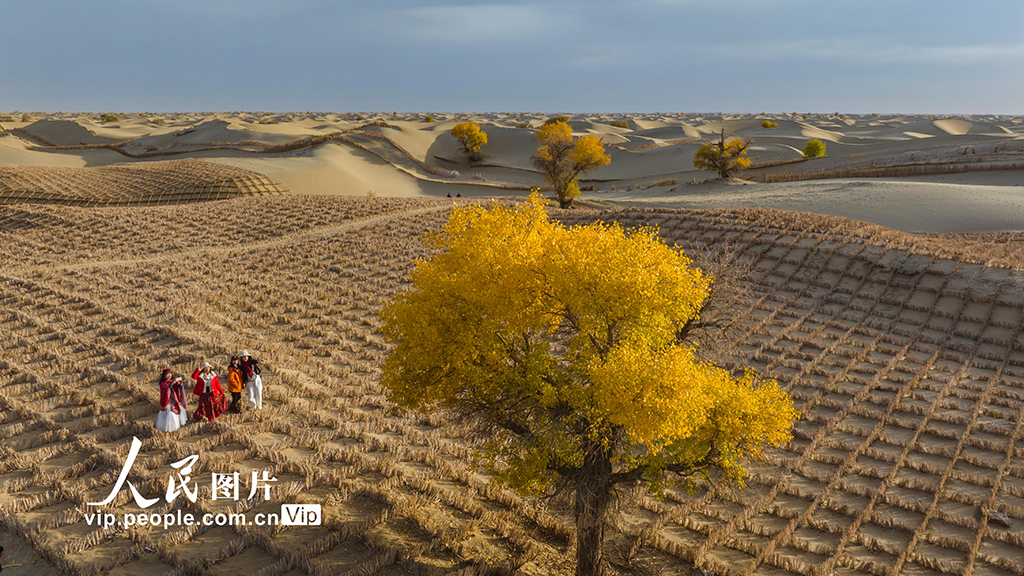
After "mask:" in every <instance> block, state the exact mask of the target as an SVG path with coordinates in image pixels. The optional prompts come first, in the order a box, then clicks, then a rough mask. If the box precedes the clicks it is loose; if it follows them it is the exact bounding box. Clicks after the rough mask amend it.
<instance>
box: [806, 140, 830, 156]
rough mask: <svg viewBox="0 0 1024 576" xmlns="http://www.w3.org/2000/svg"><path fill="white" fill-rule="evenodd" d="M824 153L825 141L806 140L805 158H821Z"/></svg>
mask: <svg viewBox="0 0 1024 576" xmlns="http://www.w3.org/2000/svg"><path fill="white" fill-rule="evenodd" d="M824 155H825V143H824V142H822V141H821V140H817V139H815V140H808V141H807V144H806V145H805V146H804V157H805V158H821V157H822V156H824Z"/></svg>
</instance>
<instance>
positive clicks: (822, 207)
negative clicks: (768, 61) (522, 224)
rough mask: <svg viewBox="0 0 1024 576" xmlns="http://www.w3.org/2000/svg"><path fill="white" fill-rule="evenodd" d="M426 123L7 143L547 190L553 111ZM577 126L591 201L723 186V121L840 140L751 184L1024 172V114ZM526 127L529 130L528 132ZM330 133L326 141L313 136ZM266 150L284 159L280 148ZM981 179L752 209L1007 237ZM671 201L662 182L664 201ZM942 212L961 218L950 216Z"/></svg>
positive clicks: (392, 117)
mask: <svg viewBox="0 0 1024 576" xmlns="http://www.w3.org/2000/svg"><path fill="white" fill-rule="evenodd" d="M427 116H428V115H427V114H390V113H377V114H370V113H361V114H356V113H349V114H336V113H290V114H289V113H274V114H268V113H258V114H257V113H245V112H237V113H220V114H147V115H133V114H122V115H121V118H120V120H119V121H118V122H101V121H99V120H98V119H97V116H96V115H93V114H80V115H67V114H63V115H52V116H50V117H46V118H42V119H40V118H34V119H33V121H32V122H29V123H13V124H11V125H10V126H9V128H15V129H19V128H20V129H21V130H23V131H24V138H23V137H22V136H20V135H19V132H18V131H17V130H15V132H13V133H12V134H9V135H6V136H2V135H0V164H10V165H36V166H46V165H52V166H90V167H98V166H103V165H108V164H112V163H123V162H136V161H142V160H146V161H152V160H160V159H164V158H165V157H166V155H174V156H173V157H189V156H194V157H197V158H204V159H208V160H211V161H214V162H222V163H226V164H232V165H238V166H241V165H247V166H249V167H250V169H254V170H257V171H262V173H264V174H267V175H270V176H271V177H280V178H281V181H282V185H283V186H285V187H287V188H288V189H290V190H292V191H293V192H296V193H309V194H366V193H368V192H369V191H373V192H374V193H376V194H380V195H387V196H414V195H431V196H447V195H448V194H451V195H452V196H455V195H456V194H461V195H463V196H467V197H468V196H479V195H493V194H494V193H495V191H494V189H495V188H499V189H505V190H509V189H518V190H520V191H521V192H520V193H526V191H528V190H529V189H530V188H531V187H537V186H543V185H544V184H545V183H544V180H543V177H542V176H541V175H540V174H539V173H537V172H536V170H535V169H534V167H533V165H532V162H531V158H532V155H533V154H534V151H535V150H536V148H537V145H538V144H537V141H536V139H535V134H536V130H537V128H538V127H539V126H540V125H541V124H542V123H543V122H544V121H545V120H546V119H547V118H548V117H549V116H548V115H544V114H496V113H492V114H451V113H432V114H431V116H432V117H433V118H434V121H433V122H427V121H426V119H427ZM766 119H770V120H773V121H774V122H776V123H777V124H778V127H776V128H762V127H761V123H762V122H763V121H764V120H766ZM468 120H474V121H476V122H478V123H479V124H480V125H481V127H482V128H483V129H484V130H485V131H486V132H487V133H488V138H489V142H488V144H487V146H485V147H484V148H483V149H482V151H481V153H482V157H483V159H482V161H481V162H480V163H477V164H474V165H470V164H469V163H468V162H467V161H466V160H465V158H464V156H463V154H462V152H461V150H460V147H459V145H458V142H457V141H456V140H455V139H454V138H453V137H452V136H451V135H450V134H449V133H448V132H449V130H450V129H451V127H452V126H453V125H454V124H455V123H456V122H460V121H468ZM621 120H625V121H626V122H627V124H628V126H629V128H621V127H615V126H612V125H611V122H613V121H621ZM570 124H571V125H572V127H573V130H574V133H575V134H577V135H585V134H594V135H597V136H599V137H600V138H601V139H602V140H604V142H605V144H606V145H607V146H609V154H610V156H611V157H612V163H611V165H609V166H607V167H604V168H601V169H599V170H596V171H594V172H592V173H590V174H588V175H586V176H585V177H584V179H583V181H582V183H581V185H582V186H583V187H584V188H590V187H593V188H595V191H592V192H587V193H586V194H585V199H588V200H591V201H601V200H602V199H604V200H615V199H618V200H621V201H631V202H643V201H665V200H664V198H659V197H647V196H646V195H645V193H644V190H645V189H646V188H647V187H648V186H650V185H651V184H652V183H653V182H654V181H657V180H665V179H672V178H674V179H676V181H677V182H679V183H680V185H682V184H683V183H688V182H703V181H705V180H707V179H709V178H710V177H712V175H710V174H708V173H705V172H700V171H697V170H695V169H694V168H693V165H692V157H693V153H694V151H695V150H696V148H697V146H698V144H694V143H692V142H694V141H709V140H712V139H714V138H715V137H716V136H717V134H718V132H719V130H720V129H721V127H722V126H723V125H724V126H725V128H726V130H727V132H728V133H729V134H731V135H737V136H749V137H753V138H754V140H755V141H756V144H755V146H754V147H753V148H752V150H751V156H752V160H753V161H754V162H755V163H778V162H780V161H787V160H797V159H799V158H800V157H801V150H802V149H803V146H804V145H805V144H806V142H807V141H808V140H810V139H812V138H817V139H820V140H823V141H825V142H826V143H827V145H828V157H827V158H824V159H815V160H812V161H808V162H801V163H797V164H785V165H776V166H770V167H765V168H759V169H757V170H753V171H751V172H749V173H748V176H749V177H750V178H755V179H757V178H760V179H761V180H764V179H765V178H767V176H766V175H771V176H772V177H775V178H777V177H778V176H777V175H780V174H789V173H798V174H804V175H805V176H806V175H807V174H812V175H813V174H815V173H830V172H835V171H837V170H850V169H856V168H865V167H892V166H919V165H928V164H958V165H964V166H967V167H968V168H970V167H971V166H970V165H973V166H982V167H988V166H996V167H998V166H1000V165H1003V166H1013V165H1015V164H1017V163H1024V149H1017V148H1014V146H1013V145H1012V144H1013V143H1014V142H1019V141H1020V139H1024V125H1022V122H1021V119H1020V118H1015V117H1001V116H999V117H997V116H970V117H926V116H912V115H906V116H878V115H860V116H858V115H850V116H838V115H834V114H832V115H822V114H801V115H792V114H786V115H781V114H766V115H752V114H746V115H744V114H726V115H717V114H715V115H710V114H625V115H624V114H573V115H570ZM522 125H526V126H528V127H527V128H522V127H517V126H522ZM27 135H35V136H37V137H39V138H43V139H44V140H45V141H47V142H51V143H53V144H57V145H63V146H81V145H82V144H83V143H84V144H91V145H107V146H109V145H111V144H117V147H116V149H113V150H95V149H93V150H90V149H82V150H70V151H62V152H59V153H58V152H55V151H52V150H48V149H46V148H45V147H43V146H39V144H40V142H39V141H33V140H32V138H31V137H29V136H27ZM315 138H320V140H313V139H315ZM325 142H326V143H325ZM118 143H120V144H118ZM311 143H312V144H311ZM267 150H282V152H281V153H275V154H268V153H267ZM118 151H120V153H119V152H118ZM182 155H184V156H182ZM257 166H258V169H257V168H256V167H257ZM454 172H458V175H455V174H454ZM274 175H278V176H274ZM966 178H967V179H966V180H964V181H963V184H964V186H965V187H963V188H956V187H955V186H954V187H952V188H951V187H948V186H947V187H934V185H935V184H936V183H933V182H927V181H922V182H918V183H916V184H915V185H913V186H910V187H906V186H901V185H900V183H899V182H890V181H886V180H879V181H873V183H870V182H869V183H867V188H864V187H862V185H861V184H856V185H854V184H850V183H837V184H835V185H837V186H839V187H840V188H842V187H850V190H851V192H850V193H849V194H843V193H842V192H841V191H840V192H836V193H832V194H828V195H819V194H811V195H809V196H808V195H807V193H808V190H809V188H807V187H794V186H790V185H785V186H781V187H779V188H778V189H775V188H771V189H770V190H771V191H770V192H765V190H768V189H758V192H757V194H756V195H754V196H751V197H749V198H748V200H749V203H750V204H749V205H763V203H764V202H766V200H765V199H764V197H763V194H768V195H769V196H770V197H771V198H773V200H772V201H771V205H772V206H774V207H779V208H792V209H808V210H815V211H818V212H821V213H824V214H838V215H845V216H849V217H852V218H858V219H867V220H872V221H876V222H879V223H884V224H886V225H888V226H893V227H897V228H903V229H906V230H925V229H934V230H940V229H941V230H952V229H958V228H956V227H966V228H963V229H965V230H974V229H978V230H981V229H986V230H987V229H1006V228H1012V227H1014V226H1015V224H1014V222H1015V221H1017V220H1020V221H1022V222H1024V218H1021V216H1022V214H1021V213H1020V212H1019V207H1018V206H1017V205H1016V204H1015V203H1014V202H1012V197H1013V195H1014V194H1015V193H1016V191H1015V190H1012V189H1010V188H1007V189H1004V190H999V191H996V190H994V189H992V188H986V189H985V191H984V193H980V194H979V193H977V191H975V190H973V189H971V188H969V187H967V186H971V185H977V186H986V185H987V184H989V183H990V182H989V180H990V179H991V178H994V177H990V176H989V175H988V173H987V172H978V173H977V174H972V175H970V176H968V177H966ZM998 180H999V183H998V184H997V185H1000V186H1011V183H1010V182H1008V181H1007V179H1006V178H999V179H998ZM445 182H448V183H449V184H448V185H445V184H444V183H445ZM993 183H994V181H993ZM933 187H934V189H933ZM613 188H614V191H613V190H612V189H613ZM811 188H813V187H811ZM867 189H870V190H871V193H870V194H864V193H863V192H864V191H865V190H867ZM625 190H630V194H628V195H627V194H623V191H625ZM751 190H753V189H751ZM705 192H706V189H703V188H695V189H692V190H686V189H681V188H677V189H675V190H674V192H673V194H675V195H678V196H680V197H686V198H696V197H698V196H700V195H701V194H704V193H705ZM506 193H507V192H506ZM662 193H664V190H661V189H659V190H657V191H652V192H651V194H655V195H657V194H662ZM687 201H690V200H687ZM721 201H722V202H724V201H725V200H721ZM737 201H740V200H739V199H737ZM906 201H914V202H919V203H921V206H922V208H921V209H919V210H915V211H910V210H900V211H895V210H890V209H879V208H878V207H879V206H895V205H899V204H900V203H902V202H906ZM715 205H723V204H715ZM924 214H929V215H934V216H935V219H934V223H933V224H930V225H924V224H923V222H924V221H925V220H928V218H925V217H923V215H924ZM943 214H956V215H957V217H955V218H952V217H951V218H944V217H942V215H943ZM989 214H991V215H993V216H995V218H994V219H993V220H992V221H990V222H988V221H986V218H987V216H986V215H989ZM986 222H988V223H987V224H986ZM950 227H952V228H950ZM1021 227H1024V224H1022V225H1021Z"/></svg>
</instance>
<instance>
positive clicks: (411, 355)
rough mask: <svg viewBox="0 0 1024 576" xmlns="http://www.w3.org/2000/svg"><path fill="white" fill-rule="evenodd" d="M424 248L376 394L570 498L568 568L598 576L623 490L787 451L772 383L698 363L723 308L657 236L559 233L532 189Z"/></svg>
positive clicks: (530, 481)
mask: <svg viewBox="0 0 1024 576" xmlns="http://www.w3.org/2000/svg"><path fill="white" fill-rule="evenodd" d="M427 242H428V245H429V246H430V247H431V248H432V249H433V251H434V254H433V256H432V257H431V258H430V259H428V260H424V261H421V262H420V263H419V264H418V265H417V267H416V270H415V271H414V272H413V273H412V277H411V279H412V287H411V290H408V291H406V292H402V293H400V294H398V295H397V296H395V297H394V298H393V299H391V300H390V301H389V302H388V303H387V304H386V305H385V307H384V309H383V310H382V311H381V319H382V320H383V327H382V328H381V330H382V331H383V333H384V335H385V336H386V338H387V339H388V340H390V341H391V342H394V343H395V348H394V349H393V351H392V352H391V353H390V355H389V356H388V358H387V360H386V361H385V364H384V367H383V371H382V374H381V380H380V383H381V385H382V387H383V388H384V390H385V393H386V395H387V397H388V399H389V400H390V401H392V402H394V403H395V404H397V405H398V406H399V407H402V408H406V409H414V410H431V409H451V410H453V411H454V412H455V414H457V415H458V416H459V417H461V418H463V419H464V421H465V423H466V424H469V425H470V427H471V428H472V429H474V430H475V431H476V433H477V434H479V436H480V437H481V438H483V439H485V440H486V442H487V449H486V450H484V452H483V456H484V460H485V462H486V463H487V464H488V466H489V467H490V469H491V471H492V472H493V473H494V474H495V475H496V477H497V478H498V479H499V480H501V481H503V482H505V483H507V484H508V485H510V486H511V487H512V488H514V489H516V490H517V491H518V492H520V493H522V494H528V495H550V494H551V493H552V492H557V491H559V490H561V491H562V493H565V494H571V495H572V496H573V500H574V504H573V505H574V512H575V518H576V559H577V566H576V574H577V575H579V576H597V575H600V574H602V572H603V560H602V556H603V540H604V529H605V526H606V525H607V524H608V522H609V521H610V520H611V514H612V510H613V504H614V502H615V498H616V491H617V489H618V487H623V486H644V487H646V488H648V489H650V490H652V491H654V492H659V491H660V490H662V489H663V488H664V487H665V486H666V485H671V484H677V483H682V484H685V485H691V486H692V485H693V483H695V482H696V481H697V480H708V479H711V478H713V477H722V478H725V479H731V480H734V481H737V482H742V480H743V478H744V477H745V475H746V470H745V461H746V460H747V459H758V458H761V457H762V455H763V453H764V451H765V450H766V449H768V448H770V447H776V446H781V445H783V444H785V443H786V442H787V441H788V440H789V438H790V434H789V429H790V425H791V423H792V421H793V419H794V418H795V417H796V415H797V413H796V411H795V410H794V408H793V405H792V401H791V399H790V398H789V396H788V395H787V394H786V393H785V392H784V391H783V390H782V389H781V388H780V387H779V386H778V385H777V384H776V383H775V382H774V381H764V380H760V379H759V378H757V376H756V375H755V374H754V373H753V372H750V371H747V372H745V373H744V375H743V376H740V377H734V376H732V374H731V373H730V372H729V371H728V370H726V369H724V368H720V367H717V366H716V365H714V364H712V363H711V362H710V361H709V360H708V359H705V357H704V355H703V354H702V352H701V350H705V349H706V348H707V346H708V345H710V344H708V343H709V342H710V341H714V340H716V339H720V338H722V332H720V331H718V330H717V329H716V326H718V324H717V321H716V320H715V319H718V318H724V317H729V315H730V314H731V313H733V312H734V311H732V310H729V309H727V308H717V309H716V308H715V306H714V305H713V304H714V303H715V302H716V300H715V297H714V296H713V295H714V294H716V290H715V289H714V286H715V279H714V278H712V277H710V276H709V275H707V274H706V273H704V272H702V271H701V270H700V269H698V268H696V267H694V266H692V265H691V264H692V263H691V261H690V259H689V258H687V257H686V256H685V255H684V254H683V253H682V252H681V251H679V250H676V249H673V248H670V247H669V246H667V245H665V244H664V242H662V240H661V239H660V238H659V236H658V233H657V230H656V229H654V228H644V229H640V230H636V231H626V230H624V229H623V228H621V227H620V226H619V225H618V224H604V223H594V224H589V225H586V226H573V227H565V226H563V225H562V224H560V223H557V222H552V221H550V220H549V219H548V217H547V214H546V213H545V211H544V201H543V200H541V198H540V196H539V195H537V194H534V195H531V197H530V201H529V202H528V203H527V204H525V205H520V206H518V207H512V206H508V205H502V204H497V205H493V206H491V207H490V208H488V207H484V206H480V205H471V206H465V207H459V208H455V209H454V210H453V211H452V214H451V217H450V219H449V220H448V223H447V224H446V225H445V227H444V229H443V231H442V232H439V233H436V234H434V235H432V236H429V237H428V238H427ZM709 311H711V312H709Z"/></svg>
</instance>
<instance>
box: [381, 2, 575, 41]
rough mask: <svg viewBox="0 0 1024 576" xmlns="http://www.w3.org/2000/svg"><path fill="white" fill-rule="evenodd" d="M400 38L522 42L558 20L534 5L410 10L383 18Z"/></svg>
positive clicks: (385, 23) (395, 12)
mask: <svg viewBox="0 0 1024 576" xmlns="http://www.w3.org/2000/svg"><path fill="white" fill-rule="evenodd" d="M379 16H383V17H384V18H385V22H384V24H383V25H384V26H385V27H386V29H387V30H388V31H389V33H390V34H391V35H392V36H394V37H397V38H404V39H415V40H427V41H432V42H437V41H440V42H452V43H473V42H487V41H492V42H493V41H501V40H521V39H525V38H532V37H536V36H538V35H541V34H543V33H545V32H547V31H549V30H551V29H552V28H554V25H555V18H554V17H553V16H551V15H550V14H548V13H546V12H545V11H544V10H542V9H541V8H539V7H537V6H533V5H512V4H476V5H470V6H432V7H428V8H408V9H405V10H397V11H394V12H389V13H384V14H380V15H379Z"/></svg>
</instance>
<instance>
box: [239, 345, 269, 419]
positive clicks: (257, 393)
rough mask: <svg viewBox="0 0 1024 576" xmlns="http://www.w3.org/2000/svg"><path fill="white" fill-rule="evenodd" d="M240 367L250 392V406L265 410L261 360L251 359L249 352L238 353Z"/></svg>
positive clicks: (246, 387)
mask: <svg viewBox="0 0 1024 576" xmlns="http://www.w3.org/2000/svg"><path fill="white" fill-rule="evenodd" d="M238 359H239V360H240V362H239V367H240V368H241V369H242V378H243V379H244V380H245V389H246V390H248V392H249V405H250V406H252V407H253V408H255V409H257V410H262V409H263V377H262V376H260V373H261V372H262V370H261V369H260V362H259V360H257V359H255V358H253V357H251V356H250V355H249V351H248V350H242V351H241V352H239V353H238Z"/></svg>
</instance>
